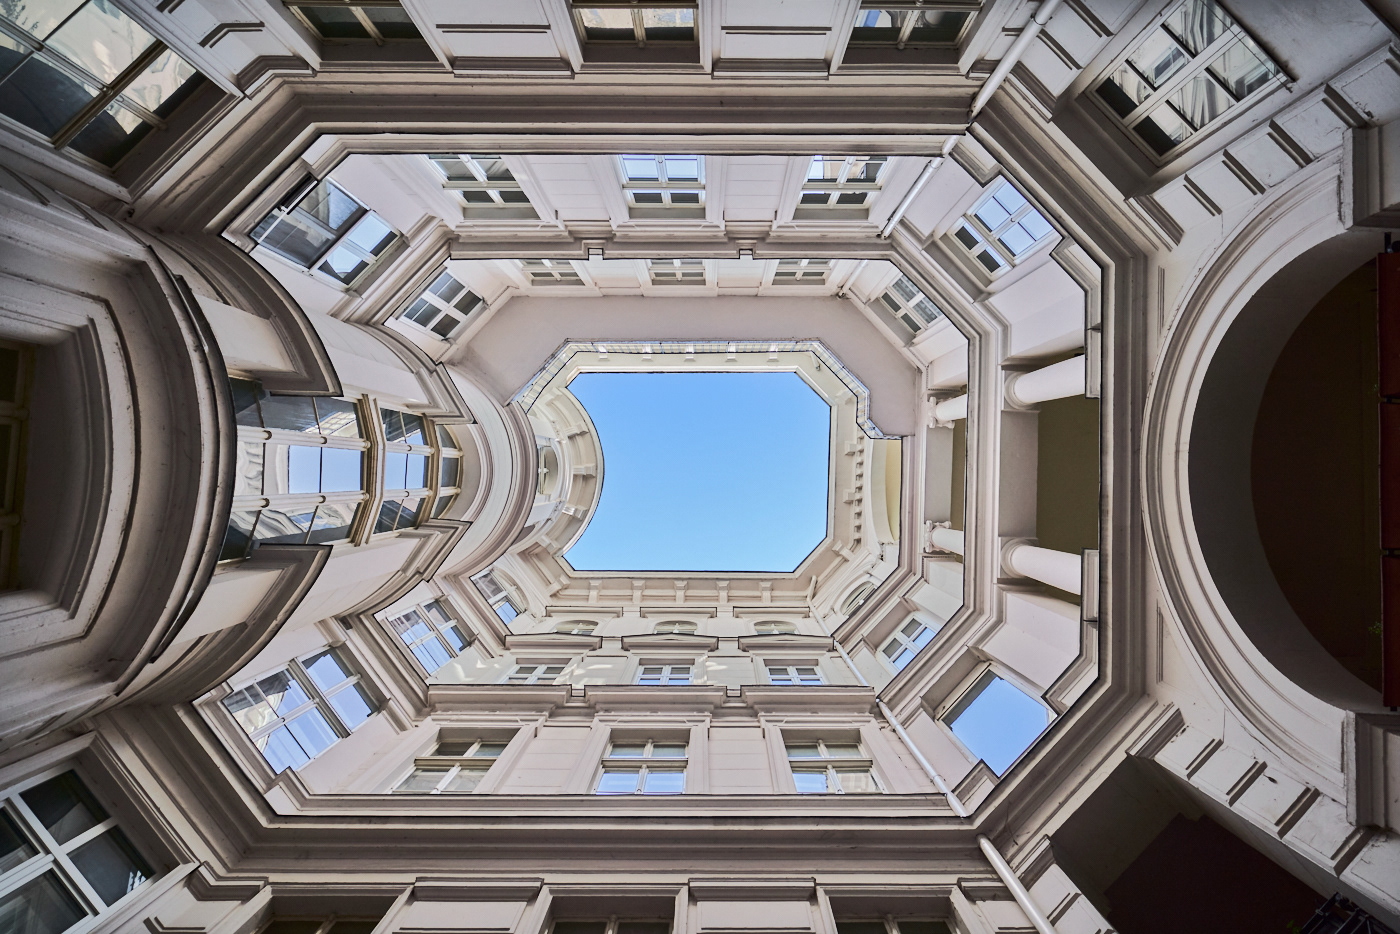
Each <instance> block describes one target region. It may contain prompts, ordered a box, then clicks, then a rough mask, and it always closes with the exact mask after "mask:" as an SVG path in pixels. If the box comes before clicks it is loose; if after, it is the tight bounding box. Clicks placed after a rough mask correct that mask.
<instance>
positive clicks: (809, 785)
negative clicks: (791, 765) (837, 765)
mask: <svg viewBox="0 0 1400 934" xmlns="http://www.w3.org/2000/svg"><path fill="white" fill-rule="evenodd" d="M792 780H793V781H794V782H796V783H797V793H798V794H800V795H820V794H825V793H826V772H825V771H821V772H793V773H792Z"/></svg>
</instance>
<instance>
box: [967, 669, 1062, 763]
mask: <svg viewBox="0 0 1400 934" xmlns="http://www.w3.org/2000/svg"><path fill="white" fill-rule="evenodd" d="M1048 722H1049V718H1048V714H1047V713H1046V710H1045V708H1044V707H1042V706H1041V705H1040V703H1039V702H1038V701H1037V700H1036V699H1035V698H1033V697H1031V696H1030V695H1028V694H1026V693H1025V692H1024V691H1021V690H1020V689H1018V688H1017V687H1015V686H1014V685H1012V684H1011V683H1010V682H1008V681H1005V680H1003V679H1001V678H993V679H992V680H991V682H989V683H988V684H987V686H986V687H985V688H983V689H982V691H981V692H980V693H979V694H978V695H977V697H976V698H974V699H973V701H972V702H971V703H970V704H968V705H967V706H966V707H965V708H964V709H963V710H962V712H961V713H959V714H958V715H957V717H955V718H954V719H953V720H952V722H950V723H949V724H948V726H949V728H951V729H952V731H953V735H955V736H956V737H957V738H958V739H960V740H962V742H963V745H965V746H966V747H967V748H968V749H969V750H970V751H971V752H972V754H973V755H975V756H977V757H979V758H980V759H982V760H983V761H985V762H986V763H987V765H988V766H990V767H991V769H992V771H994V772H996V773H997V774H998V775H1000V774H1002V773H1003V772H1005V771H1006V770H1007V768H1008V767H1009V766H1010V765H1011V763H1013V762H1015V761H1016V759H1017V758H1018V757H1019V756H1020V755H1021V753H1023V752H1025V751H1026V749H1027V747H1029V746H1030V744H1031V743H1032V742H1034V741H1035V738H1036V737H1037V736H1039V735H1040V734H1041V732H1042V731H1043V730H1044V729H1045V727H1046V725H1047V723H1048Z"/></svg>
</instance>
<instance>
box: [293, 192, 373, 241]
mask: <svg viewBox="0 0 1400 934" xmlns="http://www.w3.org/2000/svg"><path fill="white" fill-rule="evenodd" d="M297 210H298V211H304V212H306V213H307V214H309V215H311V216H312V217H314V218H315V219H316V220H318V221H320V222H321V223H322V224H325V225H326V226H327V227H328V228H330V229H331V230H332V231H334V232H336V233H342V232H344V231H345V229H346V228H348V227H349V226H350V225H351V224H353V223H354V222H355V221H357V220H359V218H360V215H361V214H362V213H363V212H364V210H365V209H364V207H363V206H362V205H361V204H360V202H358V201H356V200H355V199H354V198H352V197H350V196H349V195H347V194H346V193H345V192H344V191H342V190H341V188H340V186H338V185H336V184H335V183H333V182H331V181H329V180H326V179H323V180H322V181H320V182H319V183H318V184H317V185H316V186H315V187H314V188H312V189H311V191H309V192H307V195H306V197H305V198H303V199H301V202H300V203H299V204H298V205H297Z"/></svg>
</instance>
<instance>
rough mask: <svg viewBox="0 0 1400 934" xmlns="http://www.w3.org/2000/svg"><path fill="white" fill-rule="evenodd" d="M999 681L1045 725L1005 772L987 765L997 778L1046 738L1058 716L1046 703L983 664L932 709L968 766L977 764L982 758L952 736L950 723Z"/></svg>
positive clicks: (1017, 680) (1005, 673)
mask: <svg viewBox="0 0 1400 934" xmlns="http://www.w3.org/2000/svg"><path fill="white" fill-rule="evenodd" d="M998 680H1000V681H1005V682H1006V683H1007V684H1009V685H1011V686H1012V687H1013V688H1015V689H1016V690H1017V691H1020V692H1021V693H1022V694H1024V695H1025V696H1026V697H1028V698H1030V699H1031V700H1032V701H1034V702H1035V703H1036V704H1037V705H1039V707H1040V708H1041V710H1042V712H1043V713H1044V714H1045V725H1044V726H1042V727H1041V729H1040V732H1039V733H1037V734H1036V736H1035V738H1034V739H1032V740H1031V741H1030V742H1029V743H1027V744H1026V747H1025V748H1024V749H1022V750H1021V751H1020V752H1019V753H1017V754H1016V757H1015V758H1014V759H1012V760H1011V762H1010V763H1009V764H1008V765H1007V767H1006V769H1005V770H1004V771H1002V772H997V771H996V770H995V769H992V768H991V764H990V763H988V764H987V767H988V768H989V769H991V771H992V773H993V774H994V775H997V777H998V778H1000V777H1001V776H1002V775H1005V774H1006V773H1007V772H1010V771H1011V769H1012V768H1014V767H1015V765H1016V763H1017V762H1019V761H1020V760H1021V757H1022V756H1024V755H1025V754H1026V753H1027V752H1028V751H1029V750H1030V748H1031V747H1032V746H1034V745H1035V744H1036V741H1037V740H1038V739H1039V738H1040V737H1041V736H1043V735H1044V734H1045V731H1046V730H1048V729H1050V727H1051V725H1053V724H1054V722H1055V719H1056V717H1058V713H1057V712H1056V711H1055V709H1054V708H1053V707H1051V706H1050V705H1049V704H1047V703H1046V702H1045V699H1044V698H1043V697H1040V696H1039V695H1037V694H1035V693H1034V691H1033V690H1027V689H1026V685H1025V684H1024V683H1023V682H1022V681H1021V680H1020V678H1017V677H1015V676H1011V677H1008V673H1007V672H1004V671H1002V669H1001V668H1000V667H999V666H998V665H995V664H993V663H992V662H983V663H982V664H980V665H978V666H977V667H976V668H974V669H973V671H972V673H971V674H969V675H968V676H967V677H966V678H964V679H963V680H962V681H961V682H960V683H959V684H958V686H957V687H956V688H955V689H954V690H953V691H952V692H950V693H949V695H948V697H947V698H946V699H945V700H944V701H943V702H942V703H941V704H939V705H938V706H937V707H935V708H934V717H933V719H934V721H935V722H936V723H938V724H939V725H940V726H942V728H943V729H944V730H945V731H946V733H947V735H948V736H950V737H952V739H953V741H954V742H955V743H956V744H957V748H958V749H960V750H962V752H963V754H964V755H966V756H967V758H968V761H969V762H971V763H973V764H976V763H978V762H981V761H983V759H982V757H981V756H980V755H978V754H977V753H976V752H974V751H973V750H972V749H971V747H969V746H968V745H967V743H966V742H964V741H963V738H962V737H961V736H959V735H958V734H957V733H956V732H954V730H953V721H954V720H956V719H957V718H958V717H960V716H961V715H962V714H963V713H964V712H965V711H966V710H967V708H968V707H971V706H972V705H973V703H975V702H976V701H977V699H978V698H979V697H981V696H982V692H983V691H985V690H986V689H987V688H988V687H990V686H991V684H992V682H994V681H998Z"/></svg>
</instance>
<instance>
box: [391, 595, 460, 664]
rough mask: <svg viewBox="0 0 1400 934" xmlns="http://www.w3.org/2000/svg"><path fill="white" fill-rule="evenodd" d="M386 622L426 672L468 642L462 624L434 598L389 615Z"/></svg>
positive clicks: (445, 662)
mask: <svg viewBox="0 0 1400 934" xmlns="http://www.w3.org/2000/svg"><path fill="white" fill-rule="evenodd" d="M388 624H389V628H390V629H392V630H393V631H394V632H395V633H396V634H397V635H398V637H399V638H400V639H402V640H403V644H404V645H406V646H408V650H409V651H410V652H412V653H413V657H414V658H416V659H418V661H419V662H420V663H421V664H422V665H423V668H424V669H425V670H426V671H427V672H428V674H432V673H434V672H435V671H437V670H438V669H439V668H441V667H442V666H443V665H446V664H447V663H448V662H449V661H451V660H452V659H453V658H455V657H456V656H457V655H459V654H461V652H462V651H463V650H464V649H466V647H467V643H468V642H469V641H470V640H468V638H467V636H466V634H465V633H464V632H463V631H462V627H461V626H460V625H459V624H458V623H457V621H456V620H455V619H453V618H452V616H451V615H450V614H449V613H448V612H447V609H446V608H445V607H444V606H443V605H442V603H441V602H439V601H437V600H429V601H428V602H427V603H424V604H421V605H420V606H417V607H414V608H412V609H409V610H406V611H404V612H403V613H401V614H399V615H398V616H392V617H390V618H389V619H388Z"/></svg>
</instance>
